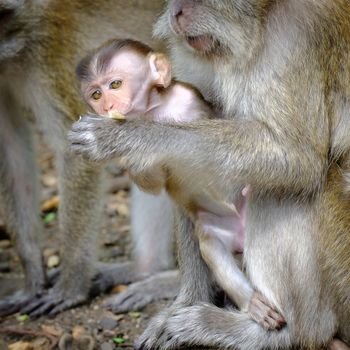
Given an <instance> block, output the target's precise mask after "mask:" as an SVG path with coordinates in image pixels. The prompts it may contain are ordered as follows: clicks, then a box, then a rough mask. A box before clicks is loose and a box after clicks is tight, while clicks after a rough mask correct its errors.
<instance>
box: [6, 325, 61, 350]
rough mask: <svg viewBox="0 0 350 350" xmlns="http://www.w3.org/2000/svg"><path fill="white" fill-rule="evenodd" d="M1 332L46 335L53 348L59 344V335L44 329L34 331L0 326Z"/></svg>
mask: <svg viewBox="0 0 350 350" xmlns="http://www.w3.org/2000/svg"><path fill="white" fill-rule="evenodd" d="M0 333H3V334H21V335H31V336H33V337H45V338H48V339H49V340H50V342H51V349H53V348H54V347H55V346H56V345H57V344H58V340H59V339H58V337H56V336H54V335H52V334H50V333H47V332H44V331H34V330H33V329H29V328H15V327H4V328H0Z"/></svg>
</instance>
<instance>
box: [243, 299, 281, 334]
mask: <svg viewBox="0 0 350 350" xmlns="http://www.w3.org/2000/svg"><path fill="white" fill-rule="evenodd" d="M248 313H249V314H250V316H251V318H252V319H253V320H254V321H256V322H257V323H259V324H260V325H261V326H263V327H264V328H265V329H266V330H278V329H281V328H282V327H283V326H284V325H285V324H286V321H285V319H284V317H283V316H282V315H280V314H279V313H278V311H277V310H276V309H275V308H274V307H273V306H272V305H270V303H269V302H268V301H267V300H266V298H265V297H264V296H263V295H262V294H260V293H259V292H255V293H254V294H253V296H252V298H251V300H250V303H249V308H248Z"/></svg>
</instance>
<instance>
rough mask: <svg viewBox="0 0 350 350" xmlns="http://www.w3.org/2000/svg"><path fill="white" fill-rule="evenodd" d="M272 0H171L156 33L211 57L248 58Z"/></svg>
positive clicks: (252, 53) (256, 43)
mask: <svg viewBox="0 0 350 350" xmlns="http://www.w3.org/2000/svg"><path fill="white" fill-rule="evenodd" d="M273 2H274V1H273V0H169V1H168V3H167V7H166V10H165V12H164V13H163V15H162V16H161V17H160V19H159V20H158V23H157V24H156V26H155V31H154V32H155V35H157V36H158V37H161V38H165V39H167V40H169V41H170V42H171V45H172V47H173V48H174V46H175V47H176V46H177V45H184V44H185V46H186V47H187V48H188V49H189V50H192V51H193V52H195V54H196V55H199V56H201V57H205V58H208V59H215V58H220V59H225V57H230V59H232V58H236V59H237V60H242V59H243V60H249V59H250V58H251V57H252V56H253V55H254V52H255V50H256V49H257V48H258V46H259V42H260V39H261V33H262V28H263V26H262V24H263V23H264V19H265V14H266V10H267V9H268V8H269V7H270V6H271V4H272V3H273Z"/></svg>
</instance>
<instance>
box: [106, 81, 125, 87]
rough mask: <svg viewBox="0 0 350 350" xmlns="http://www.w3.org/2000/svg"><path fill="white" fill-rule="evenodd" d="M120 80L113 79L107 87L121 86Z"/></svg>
mask: <svg viewBox="0 0 350 350" xmlns="http://www.w3.org/2000/svg"><path fill="white" fill-rule="evenodd" d="M122 83H123V82H122V81H121V80H113V81H112V82H111V83H110V84H109V88H110V89H119V88H120V87H121V86H122Z"/></svg>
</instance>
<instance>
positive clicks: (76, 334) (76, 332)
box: [72, 326, 86, 339]
mask: <svg viewBox="0 0 350 350" xmlns="http://www.w3.org/2000/svg"><path fill="white" fill-rule="evenodd" d="M85 333H86V330H85V328H84V327H83V326H75V327H74V328H73V330H72V335H73V338H74V339H79V338H81V337H82V336H84V335H85Z"/></svg>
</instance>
